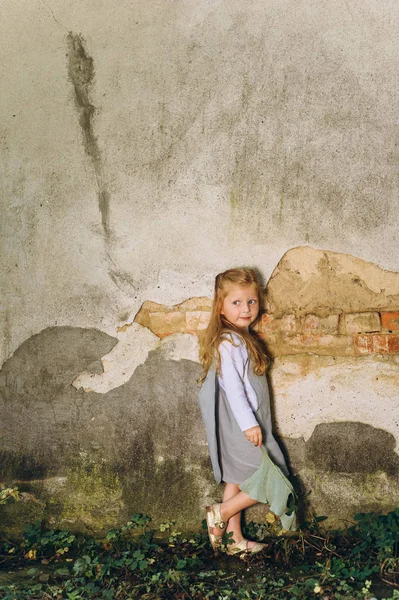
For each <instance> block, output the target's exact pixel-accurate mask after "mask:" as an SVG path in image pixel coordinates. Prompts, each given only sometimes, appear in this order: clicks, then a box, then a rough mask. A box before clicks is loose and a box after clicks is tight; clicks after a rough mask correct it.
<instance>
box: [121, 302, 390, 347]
mask: <svg viewBox="0 0 399 600" xmlns="http://www.w3.org/2000/svg"><path fill="white" fill-rule="evenodd" d="M211 304H212V303H211V300H210V299H209V298H205V297H201V298H190V299H189V300H186V301H185V302H182V303H181V304H178V305H175V306H171V307H167V306H164V305H162V304H157V303H155V302H144V304H143V306H142V307H141V309H140V311H139V312H138V313H137V315H136V317H135V321H136V322H137V323H140V324H141V325H143V326H144V327H148V328H149V329H150V330H151V331H152V332H153V333H154V334H155V335H157V336H158V337H159V338H163V337H165V336H168V335H172V334H174V333H190V334H196V335H199V334H200V332H201V331H203V330H204V329H206V327H207V324H208V321H209V316H210V311H211ZM126 327H127V326H126V325H125V326H123V327H121V328H120V329H121V330H124V329H125V328H126ZM257 329H258V331H259V333H260V335H261V336H262V338H263V339H264V340H265V342H266V345H267V347H268V350H269V352H270V354H271V355H272V356H285V355H288V354H304V353H312V354H318V355H327V356H364V355H368V354H397V353H399V310H398V311H391V312H381V313H379V312H376V311H364V312H359V313H339V314H330V315H323V316H318V315H316V314H311V313H309V314H307V315H305V316H304V317H301V318H298V317H296V316H295V315H294V314H285V315H283V316H282V317H280V318H276V317H274V316H273V315H272V314H269V313H265V314H263V315H262V318H261V320H260V322H259V325H258V327H257Z"/></svg>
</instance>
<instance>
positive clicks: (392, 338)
mask: <svg viewBox="0 0 399 600" xmlns="http://www.w3.org/2000/svg"><path fill="white" fill-rule="evenodd" d="M387 337H388V352H389V353H390V354H396V352H399V335H398V334H393V335H388V336H387Z"/></svg>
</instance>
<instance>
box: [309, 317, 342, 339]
mask: <svg viewBox="0 0 399 600" xmlns="http://www.w3.org/2000/svg"><path fill="white" fill-rule="evenodd" d="M338 320H339V315H329V316H328V317H317V316H316V315H312V314H309V315H306V317H305V318H304V320H303V324H302V332H303V333H305V334H307V333H337V332H338Z"/></svg>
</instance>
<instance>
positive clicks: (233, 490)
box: [223, 483, 243, 543]
mask: <svg viewBox="0 0 399 600" xmlns="http://www.w3.org/2000/svg"><path fill="white" fill-rule="evenodd" d="M239 491H240V488H239V487H238V485H237V483H226V484H225V486H224V492H223V502H226V501H227V500H230V498H232V497H233V496H235V495H236V494H238V493H239ZM226 533H232V534H233V540H234V543H237V542H241V540H242V538H243V535H242V531H241V511H240V512H238V513H237V514H235V515H233V516H232V517H230V519H229V522H228V523H227V527H226Z"/></svg>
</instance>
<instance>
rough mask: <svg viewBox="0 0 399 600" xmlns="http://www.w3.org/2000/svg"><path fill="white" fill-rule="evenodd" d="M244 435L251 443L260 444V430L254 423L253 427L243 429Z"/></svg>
mask: <svg viewBox="0 0 399 600" xmlns="http://www.w3.org/2000/svg"><path fill="white" fill-rule="evenodd" d="M244 433H245V437H246V438H247V440H248V441H249V442H251V444H253V445H254V446H261V445H262V430H261V428H260V427H259V425H255V427H250V428H249V429H246V430H245V431H244Z"/></svg>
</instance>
